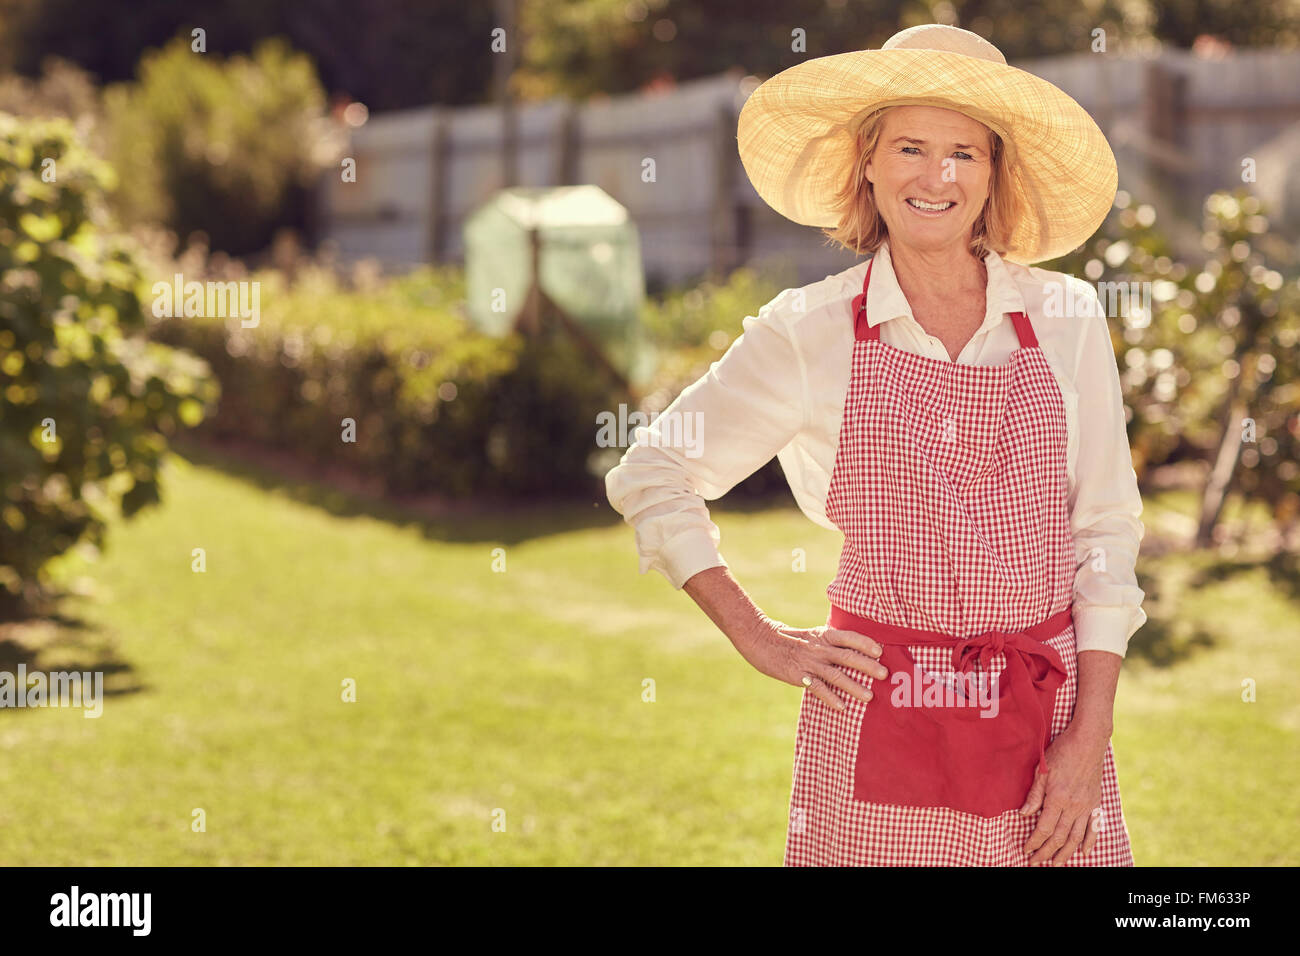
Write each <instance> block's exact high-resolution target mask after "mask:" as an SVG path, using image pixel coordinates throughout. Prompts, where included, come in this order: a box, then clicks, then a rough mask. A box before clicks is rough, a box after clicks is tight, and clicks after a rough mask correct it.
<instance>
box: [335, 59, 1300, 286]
mask: <svg viewBox="0 0 1300 956" xmlns="http://www.w3.org/2000/svg"><path fill="white" fill-rule="evenodd" d="M1015 65H1016V66H1019V67H1021V68H1023V69H1026V70H1029V71H1030V72H1032V73H1035V74H1037V75H1039V76H1042V77H1044V78H1046V79H1048V80H1050V81H1052V82H1053V83H1055V84H1057V85H1058V86H1060V87H1061V88H1062V89H1064V90H1065V91H1066V92H1067V93H1069V94H1070V95H1071V96H1073V97H1074V98H1075V99H1076V100H1078V102H1079V103H1080V104H1081V105H1082V106H1083V107H1084V108H1086V109H1087V110H1088V111H1089V112H1090V113H1091V114H1092V115H1093V116H1094V117H1095V118H1096V119H1097V121H1098V123H1099V124H1100V125H1101V127H1102V129H1103V130H1104V131H1105V132H1106V134H1107V136H1108V138H1109V139H1110V141H1111V144H1112V147H1113V148H1114V150H1115V153H1116V157H1117V159H1118V161H1119V164H1120V188H1121V189H1126V190H1128V191H1129V192H1131V193H1133V194H1134V196H1135V197H1137V198H1139V199H1141V200H1143V201H1150V202H1152V203H1153V204H1154V205H1156V207H1157V210H1158V212H1160V214H1161V215H1162V216H1167V215H1170V214H1173V215H1182V216H1184V217H1186V218H1189V219H1193V220H1195V219H1197V218H1199V208H1200V202H1201V200H1202V199H1203V197H1204V196H1205V194H1206V193H1208V192H1211V191H1213V190H1215V189H1220V188H1233V187H1234V186H1241V185H1243V161H1245V160H1250V161H1251V163H1252V164H1253V169H1254V174H1255V176H1256V179H1257V181H1256V182H1254V183H1246V184H1245V185H1247V187H1248V188H1250V189H1252V190H1254V191H1255V192H1256V193H1257V194H1258V195H1259V196H1260V197H1261V198H1263V199H1264V200H1265V201H1266V202H1268V203H1269V205H1270V207H1271V212H1272V220H1273V223H1274V228H1275V230H1281V231H1284V232H1287V233H1289V234H1291V235H1300V188H1298V187H1297V183H1300V175H1298V174H1300V160H1298V159H1297V153H1296V150H1295V148H1294V146H1295V145H1296V138H1297V135H1300V134H1298V133H1297V131H1298V130H1300V53H1295V52H1284V51H1272V50H1261V51H1242V52H1238V53H1234V54H1230V55H1229V56H1227V57H1226V58H1222V59H1205V58H1200V57H1196V56H1193V55H1192V54H1190V53H1188V52H1185V51H1167V52H1164V53H1162V54H1160V55H1159V56H1158V57H1155V58H1150V59H1138V58H1132V57H1121V56H1110V55H1094V54H1079V55H1072V56H1064V57H1052V58H1044V59H1037V60H1028V61H1020V62H1017V63H1016V64H1015ZM756 82H757V81H756V80H755V79H754V78H752V77H749V78H747V77H745V76H744V75H743V74H742V73H741V71H739V70H736V71H731V72H728V73H725V74H721V75H719V76H715V77H710V78H708V79H703V80H699V81H693V82H689V83H683V84H681V85H680V86H678V87H676V88H674V89H672V90H670V91H668V92H665V93H656V94H637V95H629V96H620V97H611V98H609V99H607V100H605V101H603V102H591V103H584V104H573V103H569V102H565V101H560V100H551V101H547V102H543V103H538V104H530V105H527V106H525V107H521V108H517V109H516V110H515V112H514V116H515V123H516V134H515V137H514V141H515V144H516V146H515V149H516V157H515V162H514V168H515V169H516V170H517V176H516V181H515V183H513V184H514V185H525V186H548V185H570V184H576V183H595V184H596V185H599V186H601V187H602V188H603V189H605V190H606V191H607V192H609V193H610V194H611V195H612V196H613V197H614V198H615V199H617V200H619V201H620V202H621V203H623V204H624V205H625V206H627V208H628V210H629V212H630V213H631V215H632V217H633V219H634V221H635V222H636V223H637V226H638V229H639V230H640V234H641V241H642V251H643V258H644V262H645V269H646V276H647V282H648V284H649V285H650V287H651V288H655V287H658V286H660V285H662V284H663V283H676V282H685V281H690V280H692V279H695V278H698V277H699V276H701V275H702V274H704V273H706V272H709V271H715V272H725V271H726V270H728V269H730V268H732V267H734V266H735V265H738V264H740V263H743V262H748V261H756V260H778V261H780V262H781V263H782V264H783V265H785V266H787V267H789V268H790V269H791V270H792V271H793V273H794V275H795V276H796V277H797V280H798V281H799V282H800V283H805V282H810V281H814V280H815V279H818V278H821V277H822V276H825V275H826V274H828V273H830V272H835V271H838V270H840V269H843V268H846V267H847V266H848V265H851V264H852V262H853V257H851V256H849V255H847V254H846V253H843V252H842V251H841V252H836V251H834V250H833V249H831V248H830V247H828V246H824V245H823V244H822V237H821V235H820V233H819V232H818V231H816V230H813V229H809V228H806V227H802V226H798V225H795V224H794V223H791V222H788V221H787V220H785V219H783V218H782V217H780V216H778V215H777V214H776V213H774V212H772V211H771V210H770V209H768V207H767V206H766V205H764V204H763V202H762V200H760V199H759V197H758V195H757V193H755V192H754V190H753V188H752V187H751V186H750V184H749V181H748V179H747V178H746V176H745V172H744V168H743V167H742V165H741V163H740V158H739V156H738V155H737V152H736V119H737V116H738V115H739V111H740V108H741V106H742V105H743V103H744V101H745V97H746V96H747V95H748V93H749V92H750V91H752V89H753V87H754V85H755V84H756ZM502 116H503V114H502V112H501V110H500V109H499V108H497V107H492V106H485V107H470V108H459V109H444V108H439V107H429V108H425V109H416V110H403V111H398V112H392V113H385V114H377V115H375V116H373V117H371V119H370V120H369V121H368V122H367V123H366V124H365V125H364V126H363V127H361V128H360V129H358V130H356V131H355V132H354V134H353V136H352V139H351V143H350V145H349V148H348V151H347V155H348V156H350V157H352V158H353V159H355V160H356V168H357V177H356V181H355V182H344V181H342V178H341V177H340V176H338V175H330V176H327V177H326V179H325V181H324V182H322V184H321V188H320V191H319V196H320V209H319V213H320V217H321V223H322V226H321V230H322V238H323V239H325V240H328V241H329V242H331V243H332V244H334V245H335V246H336V248H337V250H338V253H339V256H340V258H341V259H342V260H344V261H352V260H356V259H359V258H363V257H373V258H376V259H378V260H379V261H380V262H381V263H383V264H384V265H385V266H386V267H388V268H390V269H401V268H404V267H408V266H410V265H413V264H416V263H421V262H430V261H437V262H449V261H450V262H456V261H463V246H462V242H461V225H462V224H463V222H464V220H465V218H466V217H467V216H468V215H469V213H471V212H472V211H473V210H474V209H475V208H476V207H477V206H478V205H479V204H480V203H482V202H483V201H484V200H486V199H487V198H488V197H489V196H490V195H491V194H492V193H493V192H495V191H496V190H497V189H499V188H501V187H502V186H504V185H507V183H506V181H505V180H506V173H505V170H506V169H507V167H508V163H507V162H506V161H505V159H504V150H503V143H504V142H505V141H506V140H505V137H504V136H503V130H504V128H505V125H504V123H503V118H502ZM651 164H653V165H652V167H651ZM651 169H652V173H653V175H651ZM1288 191H1289V192H1288Z"/></svg>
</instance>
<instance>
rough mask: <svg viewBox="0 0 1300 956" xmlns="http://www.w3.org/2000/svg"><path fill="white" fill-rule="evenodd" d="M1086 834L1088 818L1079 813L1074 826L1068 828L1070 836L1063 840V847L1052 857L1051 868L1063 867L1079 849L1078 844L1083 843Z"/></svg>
mask: <svg viewBox="0 0 1300 956" xmlns="http://www.w3.org/2000/svg"><path fill="white" fill-rule="evenodd" d="M1087 832H1088V816H1087V814H1082V813H1081V814H1079V817H1078V819H1076V820H1075V821H1074V826H1073V827H1071V828H1070V835H1069V836H1068V837H1066V838H1065V846H1063V847H1061V850H1060V852H1059V853H1057V854H1056V856H1055V857H1053V859H1052V866H1065V864H1066V861H1068V860H1069V859H1070V857H1072V856H1073V855H1074V851H1075V850H1077V849H1079V844H1080V843H1082V842H1083V837H1084V834H1085V833H1087Z"/></svg>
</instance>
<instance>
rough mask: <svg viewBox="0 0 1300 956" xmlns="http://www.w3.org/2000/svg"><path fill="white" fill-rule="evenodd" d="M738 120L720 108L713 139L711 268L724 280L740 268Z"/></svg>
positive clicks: (725, 107)
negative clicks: (737, 262) (736, 158)
mask: <svg viewBox="0 0 1300 956" xmlns="http://www.w3.org/2000/svg"><path fill="white" fill-rule="evenodd" d="M735 144H736V129H735V117H734V116H732V112H731V109H730V108H729V107H728V106H727V105H726V104H725V103H720V104H718V111H717V113H716V114H715V117H714V135H713V149H712V153H713V208H712V210H711V218H712V229H711V230H710V236H711V240H712V248H711V249H710V255H709V267H710V270H711V271H712V272H713V275H714V276H715V277H716V278H717V279H718V280H722V279H723V278H725V276H726V274H727V273H728V272H730V271H731V270H732V269H734V268H735V266H736V246H737V235H736V222H737V219H736V164H735V161H734V157H733V153H734V152H735Z"/></svg>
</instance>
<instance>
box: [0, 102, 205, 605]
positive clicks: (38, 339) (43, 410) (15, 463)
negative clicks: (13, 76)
mask: <svg viewBox="0 0 1300 956" xmlns="http://www.w3.org/2000/svg"><path fill="white" fill-rule="evenodd" d="M111 181H112V171H111V168H110V167H109V166H108V165H107V164H106V163H104V162H103V161H102V160H99V159H97V158H96V157H94V156H93V155H92V154H91V153H90V152H89V151H88V150H87V149H86V148H85V147H84V146H83V145H82V144H81V143H80V142H79V141H78V140H77V138H76V136H75V133H74V131H73V129H72V127H71V126H70V125H69V124H68V123H67V121H66V120H59V119H54V120H27V121H21V122H20V121H18V120H16V119H15V118H13V117H12V116H7V115H4V114H0V393H2V397H3V402H0V477H2V478H3V499H2V500H0V615H3V614H4V613H5V612H6V611H8V610H12V609H13V608H14V607H16V606H18V605H20V604H21V605H24V606H32V605H35V604H38V603H39V602H40V601H41V600H42V598H43V597H44V595H43V594H42V580H41V574H40V572H41V569H42V567H43V566H44V564H45V562H46V561H48V560H49V559H50V558H52V557H54V556H55V555H58V554H61V553H63V552H64V551H67V550H68V549H69V548H71V547H73V546H74V545H76V544H77V543H79V542H84V543H85V544H86V545H88V546H90V547H92V548H93V547H96V546H98V545H100V544H102V541H103V535H104V530H105V527H106V525H107V522H108V521H109V520H110V519H111V518H112V517H113V516H114V515H115V514H119V513H120V514H123V515H126V516H128V517H129V516H130V515H132V514H134V513H136V512H138V511H139V510H140V509H141V508H143V507H144V506H145V505H148V504H151V503H153V502H156V501H157V500H158V468H159V464H160V461H161V460H162V457H163V455H164V453H165V452H166V449H167V439H168V437H169V436H171V435H173V434H174V433H175V432H176V431H177V430H178V429H179V428H180V427H182V426H183V425H194V424H197V423H198V422H199V421H200V420H201V419H202V417H203V415H204V414H205V413H206V411H207V410H208V408H209V406H211V405H212V404H214V403H215V400H216V397H217V389H218V385H217V382H216V380H215V379H213V378H212V377H211V375H210V374H209V372H208V369H207V368H206V366H205V365H204V363H203V362H202V361H200V360H197V359H195V358H194V357H193V356H191V355H189V354H187V353H185V352H177V351H174V350H172V349H169V348H167V347H165V346H163V345H160V344H158V343H155V342H150V341H147V340H146V339H145V338H144V337H143V336H141V335H140V334H139V333H140V332H142V331H143V329H144V314H143V311H142V309H141V303H140V298H139V291H138V286H139V284H140V282H141V281H142V279H143V275H142V271H141V266H140V262H139V259H138V256H137V253H136V251H135V250H134V249H133V248H132V244H131V243H130V242H129V241H126V240H125V239H123V238H122V237H120V236H119V235H117V234H116V233H115V232H114V231H113V230H112V229H111V225H110V223H109V222H108V220H107V216H106V213H105V210H104V208H103V197H104V190H105V188H106V187H107V186H109V185H110V184H111Z"/></svg>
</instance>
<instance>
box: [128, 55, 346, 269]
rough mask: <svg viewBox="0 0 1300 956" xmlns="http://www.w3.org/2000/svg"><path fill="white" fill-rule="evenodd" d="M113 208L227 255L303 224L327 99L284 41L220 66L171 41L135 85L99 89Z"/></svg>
mask: <svg viewBox="0 0 1300 956" xmlns="http://www.w3.org/2000/svg"><path fill="white" fill-rule="evenodd" d="M104 104H105V113H106V116H107V136H108V141H109V142H108V146H107V149H108V158H109V159H110V160H111V161H112V162H113V164H114V166H115V167H116V168H117V170H118V172H119V173H120V174H121V179H122V188H121V190H120V191H119V192H118V195H117V196H116V197H115V208H116V209H117V210H118V211H119V213H120V214H121V216H122V218H123V219H124V220H125V221H126V222H128V223H131V224H134V223H141V222H160V223H163V224H164V225H166V226H167V227H168V228H169V229H171V230H173V231H174V232H175V233H176V234H177V235H178V236H180V237H181V238H182V239H184V238H185V237H186V236H188V235H189V234H190V233H191V232H194V231H202V232H204V233H206V234H207V236H208V240H209V244H210V245H211V246H212V247H213V248H215V249H222V250H225V251H227V252H230V253H234V254H242V253H248V252H255V251H259V250H261V249H263V248H264V247H265V246H267V245H268V244H269V243H270V241H271V238H272V236H273V235H274V233H275V231H276V229H277V228H278V227H279V226H283V225H289V226H299V227H301V226H302V224H303V222H304V220H305V216H306V210H307V202H308V196H309V189H310V187H311V184H312V182H313V181H314V179H315V176H316V174H317V173H318V172H319V169H320V166H319V162H320V161H321V160H322V159H323V150H325V149H327V148H328V144H329V138H328V130H329V128H330V127H329V122H328V120H327V119H325V116H324V109H325V95H324V92H323V91H322V89H321V86H320V83H319V81H318V80H317V78H316V72H315V68H314V67H313V66H312V63H311V60H310V59H309V58H308V57H307V56H306V55H305V54H301V53H293V52H291V51H290V50H289V49H288V47H287V46H285V45H284V44H283V43H281V42H279V41H266V42H264V43H262V44H261V45H260V46H258V48H257V49H256V51H255V52H254V54H253V56H252V58H251V59H250V58H249V57H245V56H235V57H232V58H231V59H229V60H226V61H222V60H221V59H220V58H219V57H216V56H215V55H211V54H206V53H195V52H192V51H191V49H190V45H189V41H188V40H187V39H186V38H184V37H178V38H177V39H176V40H174V41H172V43H170V44H169V45H168V46H167V47H165V48H164V49H162V50H160V51H153V52H151V53H149V54H146V55H145V56H144V57H143V58H142V59H141V61H140V68H139V80H138V82H137V83H134V84H118V85H115V86H112V87H109V88H108V89H107V90H106V91H105V94H104Z"/></svg>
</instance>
